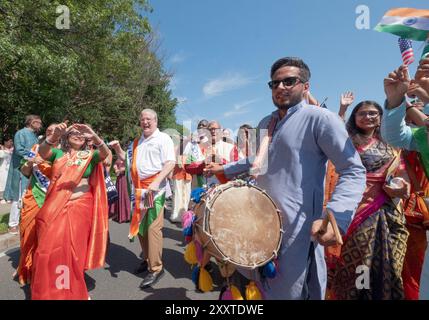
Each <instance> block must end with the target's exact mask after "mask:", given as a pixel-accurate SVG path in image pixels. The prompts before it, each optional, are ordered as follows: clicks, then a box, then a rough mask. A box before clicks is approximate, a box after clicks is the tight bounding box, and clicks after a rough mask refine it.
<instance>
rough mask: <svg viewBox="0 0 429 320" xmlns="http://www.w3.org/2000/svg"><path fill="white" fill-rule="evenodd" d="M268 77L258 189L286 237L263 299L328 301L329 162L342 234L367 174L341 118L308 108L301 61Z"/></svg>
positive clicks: (246, 164) (241, 165)
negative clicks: (268, 109)
mask: <svg viewBox="0 0 429 320" xmlns="http://www.w3.org/2000/svg"><path fill="white" fill-rule="evenodd" d="M271 79H272V80H271V81H270V82H269V83H268V85H269V87H270V89H271V90H272V99H273V103H274V105H275V106H276V107H277V109H278V110H276V111H274V112H273V113H272V114H271V115H269V116H267V117H266V118H264V119H262V121H261V122H260V123H259V126H258V128H259V129H268V134H269V137H270V139H271V140H270V141H269V143H270V144H269V146H267V149H268V151H267V152H268V157H267V158H266V161H267V167H266V170H265V172H260V173H259V176H258V177H257V183H258V186H259V187H261V188H263V189H265V190H266V192H267V193H268V194H269V195H270V196H271V197H272V198H273V200H274V202H275V203H276V204H277V206H278V207H279V208H280V210H281V214H282V219H283V228H284V231H285V233H284V235H283V240H282V246H281V249H280V251H279V256H278V262H279V266H278V267H279V270H278V272H277V276H276V277H275V278H274V279H267V281H268V286H265V287H266V293H265V294H266V298H267V299H323V298H324V297H325V289H326V264H325V260H324V250H323V246H328V245H332V244H334V243H335V235H334V231H333V228H332V226H331V225H328V228H327V231H326V232H321V226H322V221H323V220H322V217H323V216H324V215H325V214H326V213H325V212H323V213H322V211H323V194H324V176H325V171H326V163H327V160H328V159H329V160H331V161H332V163H333V164H334V165H335V167H336V170H337V172H338V174H339V179H338V183H337V186H336V189H335V191H334V193H333V195H332V198H331V201H330V202H329V203H328V205H327V210H330V211H331V212H332V213H333V214H334V216H335V218H336V220H337V222H338V226H339V228H340V230H341V232H343V234H344V233H345V231H346V230H347V227H348V225H349V223H350V222H351V220H352V218H353V215H354V212H355V210H356V207H357V205H358V203H359V202H360V200H361V198H362V194H363V191H364V189H365V182H366V180H365V179H366V178H365V168H364V167H363V165H362V163H361V160H360V157H359V154H358V153H357V152H356V150H355V148H354V147H353V144H352V142H351V140H350V139H349V137H348V134H347V132H346V130H345V128H344V123H343V122H342V121H341V120H340V118H339V117H338V116H337V115H335V114H334V113H332V112H330V111H328V110H326V109H323V108H319V107H316V106H312V105H308V104H307V103H306V101H305V95H306V94H307V93H308V91H309V86H310V85H309V79H310V70H309V68H308V66H307V65H306V64H305V63H304V62H303V61H302V60H301V59H299V58H282V59H279V60H278V61H276V62H275V63H274V64H273V66H272V68H271ZM262 145H263V143H262ZM261 149H263V148H262V147H261V148H260V150H259V152H261ZM260 156H261V154H259V155H258V157H257V159H260ZM252 163H254V161H253V160H252V159H249V158H248V159H245V160H244V161H243V160H240V161H238V162H233V163H230V164H226V165H223V166H222V165H219V164H210V165H208V166H207V167H206V169H205V171H206V173H207V174H209V175H210V174H219V173H225V175H226V176H227V177H229V178H232V177H234V176H236V175H238V174H241V173H244V172H247V171H249V170H250V169H251V167H252ZM253 166H254V164H253ZM261 236H262V235H261Z"/></svg>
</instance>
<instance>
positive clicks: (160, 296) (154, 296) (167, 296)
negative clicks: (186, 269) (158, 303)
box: [144, 288, 191, 300]
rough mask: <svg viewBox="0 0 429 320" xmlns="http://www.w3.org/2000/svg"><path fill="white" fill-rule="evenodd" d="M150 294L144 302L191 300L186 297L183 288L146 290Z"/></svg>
mask: <svg viewBox="0 0 429 320" xmlns="http://www.w3.org/2000/svg"><path fill="white" fill-rule="evenodd" d="M145 291H146V292H148V293H150V295H148V296H147V297H145V298H144V300H191V299H190V298H188V297H187V296H186V291H187V290H186V289H185V288H165V289H152V288H149V289H146V290H145Z"/></svg>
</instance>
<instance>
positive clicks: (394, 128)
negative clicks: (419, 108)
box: [380, 101, 429, 151]
mask: <svg viewBox="0 0 429 320" xmlns="http://www.w3.org/2000/svg"><path fill="white" fill-rule="evenodd" d="M385 104H386V103H385ZM423 112H424V113H425V114H428V113H429V104H427V105H425V107H424V110H423ZM405 115H406V105H405V101H404V102H403V103H402V104H401V105H400V106H399V107H397V108H393V109H387V108H384V111H383V118H382V119H381V127H380V132H381V136H382V137H383V140H384V141H386V142H387V143H388V144H390V145H392V146H394V147H397V148H402V149H406V150H410V151H419V148H418V146H417V142H416V141H415V139H414V137H413V133H412V130H411V127H410V126H408V125H407V124H406V123H405Z"/></svg>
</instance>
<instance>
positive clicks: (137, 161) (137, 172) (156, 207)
mask: <svg viewBox="0 0 429 320" xmlns="http://www.w3.org/2000/svg"><path fill="white" fill-rule="evenodd" d="M140 126H141V128H142V129H143V134H142V136H141V137H138V138H136V139H134V141H133V142H132V143H131V144H130V145H129V147H128V149H127V152H125V151H123V150H122V148H121V146H120V144H119V142H118V141H112V142H111V143H110V146H111V147H112V148H113V149H114V150H115V151H116V154H117V155H118V157H119V158H120V159H121V160H125V162H126V166H127V170H126V172H127V180H128V185H129V190H130V191H131V211H132V218H131V223H130V233H129V235H128V237H129V238H130V239H132V238H134V237H135V236H136V235H138V238H139V240H140V245H141V247H142V250H143V255H144V259H143V262H142V263H141V265H140V266H139V268H138V269H137V270H136V273H143V272H147V271H149V272H148V273H147V275H146V276H145V278H144V279H143V281H142V282H141V284H140V288H141V289H144V288H147V287H150V286H152V285H154V284H155V283H156V282H157V281H158V280H159V279H160V277H161V276H162V275H163V273H164V269H163V265H162V246H163V243H162V242H163V239H162V227H163V223H164V204H165V191H166V178H167V176H168V175H169V174H170V172H171V171H172V170H173V169H174V166H175V163H176V157H175V153H174V144H173V140H172V139H171V138H170V136H169V135H168V134H166V133H163V132H161V131H159V129H158V116H157V114H156V112H155V111H154V110H152V109H144V110H143V111H142V112H141V114H140Z"/></svg>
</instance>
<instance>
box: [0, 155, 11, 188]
mask: <svg viewBox="0 0 429 320" xmlns="http://www.w3.org/2000/svg"><path fill="white" fill-rule="evenodd" d="M12 152H13V149H12V150H0V192H3V191H4V189H5V187H6V180H7V174H8V172H9V165H10V161H11V159H12Z"/></svg>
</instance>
